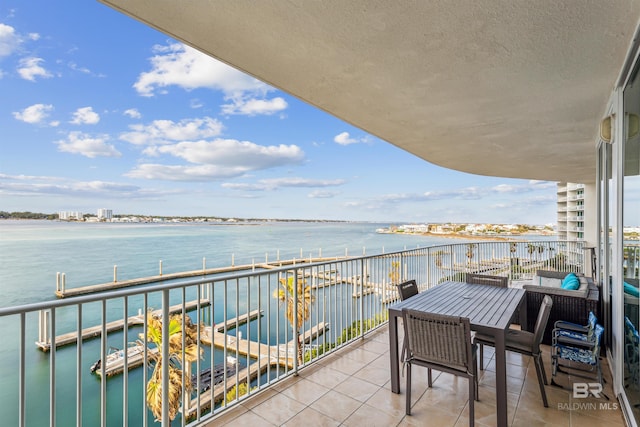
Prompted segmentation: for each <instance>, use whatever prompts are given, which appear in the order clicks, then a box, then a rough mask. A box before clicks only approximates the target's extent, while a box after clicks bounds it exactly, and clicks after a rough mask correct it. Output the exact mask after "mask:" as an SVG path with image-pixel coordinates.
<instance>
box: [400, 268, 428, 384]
mask: <svg viewBox="0 0 640 427" xmlns="http://www.w3.org/2000/svg"><path fill="white" fill-rule="evenodd" d="M398 295H400V301H404V300H406V299H407V298H411V297H412V296H414V295H418V285H417V284H416V281H415V280H408V281H406V282H403V283H400V284H399V285H398ZM406 354H407V339H406V338H405V339H404V340H403V341H402V353H401V354H400V362H404V358H405V356H406ZM429 375H431V370H429Z"/></svg>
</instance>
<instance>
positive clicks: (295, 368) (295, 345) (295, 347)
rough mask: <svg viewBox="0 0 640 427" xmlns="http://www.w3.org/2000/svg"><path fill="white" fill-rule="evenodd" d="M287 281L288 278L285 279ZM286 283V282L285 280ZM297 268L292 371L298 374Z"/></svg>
mask: <svg viewBox="0 0 640 427" xmlns="http://www.w3.org/2000/svg"><path fill="white" fill-rule="evenodd" d="M286 280H287V282H288V281H289V279H288V278H287V279H286ZM285 283H286V282H285ZM298 306H299V304H298V270H297V269H296V270H293V335H294V339H293V352H294V357H293V372H294V375H296V376H297V375H298V352H299V351H300V350H299V348H300V325H298Z"/></svg>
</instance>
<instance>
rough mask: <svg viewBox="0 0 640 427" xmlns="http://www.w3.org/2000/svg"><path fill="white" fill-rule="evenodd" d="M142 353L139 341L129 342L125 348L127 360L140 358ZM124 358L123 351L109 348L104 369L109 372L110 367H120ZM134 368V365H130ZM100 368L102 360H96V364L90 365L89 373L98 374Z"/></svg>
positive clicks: (142, 346) (141, 345) (142, 347)
mask: <svg viewBox="0 0 640 427" xmlns="http://www.w3.org/2000/svg"><path fill="white" fill-rule="evenodd" d="M143 352H144V344H142V342H139V341H135V342H130V343H129V344H128V346H127V356H128V357H129V359H137V358H141V357H143V356H142V353H143ZM124 357H125V351H124V350H123V349H119V348H117V347H109V350H108V351H107V357H106V365H105V369H106V370H107V372H109V371H110V369H111V367H112V366H114V365H120V364H122V363H123V359H124ZM132 366H134V364H132ZM101 367H102V359H98V360H96V362H95V363H94V364H93V365H91V368H90V370H91V373H98V372H99V370H100V368H101Z"/></svg>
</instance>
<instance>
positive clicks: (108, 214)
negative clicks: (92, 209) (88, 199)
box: [97, 209, 113, 221]
mask: <svg viewBox="0 0 640 427" xmlns="http://www.w3.org/2000/svg"><path fill="white" fill-rule="evenodd" d="M97 216H98V219H99V220H100V221H111V219H112V218H113V211H112V210H111V209H98V215H97Z"/></svg>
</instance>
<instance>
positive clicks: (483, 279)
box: [465, 273, 509, 288]
mask: <svg viewBox="0 0 640 427" xmlns="http://www.w3.org/2000/svg"><path fill="white" fill-rule="evenodd" d="M465 282H467V283H470V284H473V285H489V286H496V287H498V288H507V287H509V278H508V277H506V276H491V275H488V274H477V273H467V274H466V275H465Z"/></svg>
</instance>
